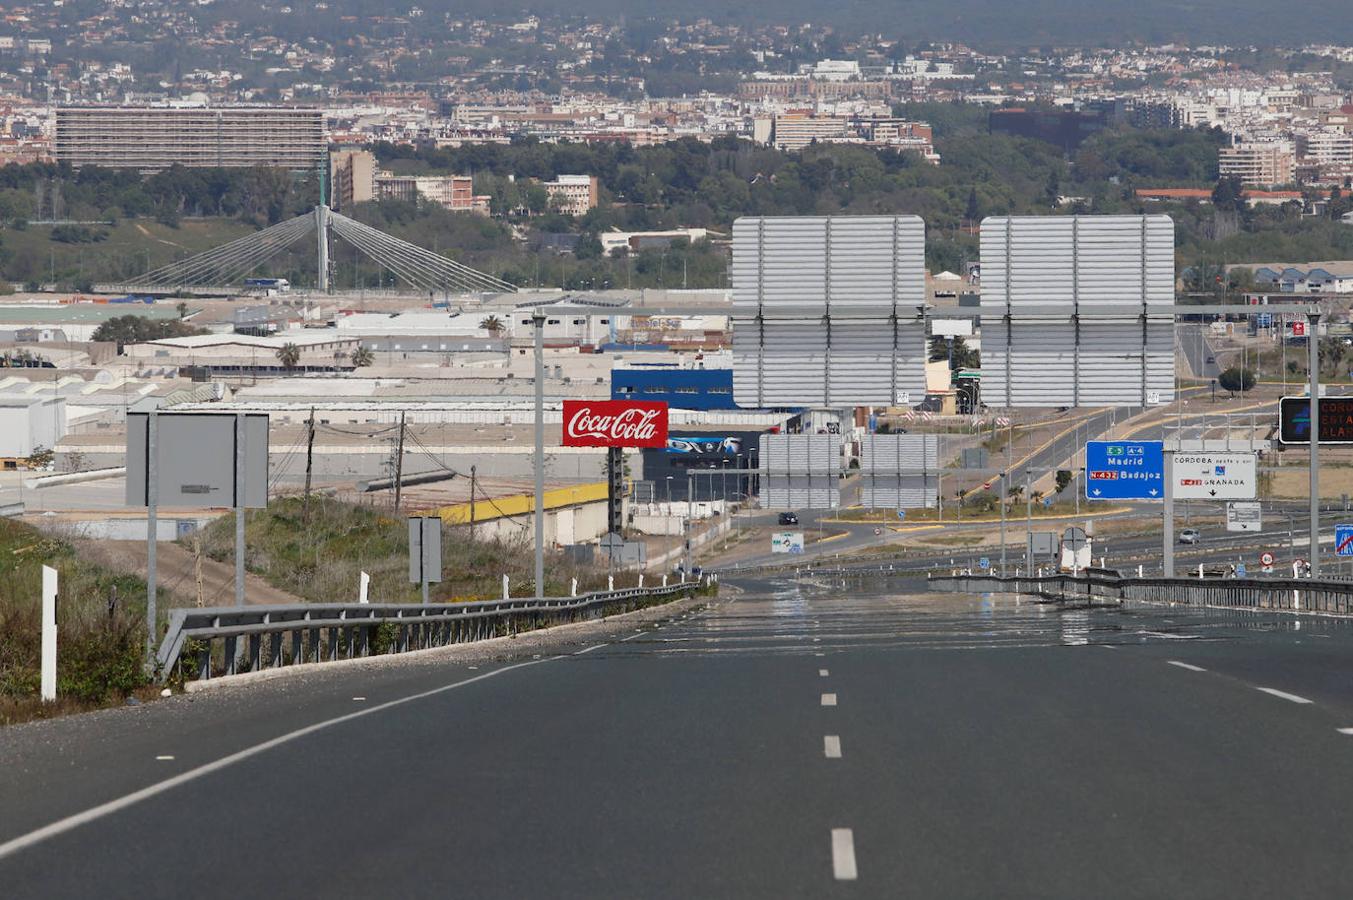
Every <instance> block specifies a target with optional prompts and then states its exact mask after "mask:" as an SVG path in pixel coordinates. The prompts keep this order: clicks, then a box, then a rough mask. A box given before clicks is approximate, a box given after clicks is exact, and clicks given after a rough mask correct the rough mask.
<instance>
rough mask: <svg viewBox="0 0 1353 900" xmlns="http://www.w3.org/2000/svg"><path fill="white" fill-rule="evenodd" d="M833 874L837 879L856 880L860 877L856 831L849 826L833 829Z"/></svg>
mask: <svg viewBox="0 0 1353 900" xmlns="http://www.w3.org/2000/svg"><path fill="white" fill-rule="evenodd" d="M832 875H834V876H836V880H837V881H854V880H855V879H856V878H858V877H859V872H858V871H857V870H856V869H855V833H854V832H853V831H851V830H850V829H849V828H833V829H832Z"/></svg>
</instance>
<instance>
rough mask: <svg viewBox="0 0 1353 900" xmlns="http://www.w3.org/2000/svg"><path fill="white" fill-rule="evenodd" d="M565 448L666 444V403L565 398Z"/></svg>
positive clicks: (654, 445)
mask: <svg viewBox="0 0 1353 900" xmlns="http://www.w3.org/2000/svg"><path fill="white" fill-rule="evenodd" d="M564 446H565V447H666V446H667V404H666V403H634V402H631V401H629V400H565V401H564Z"/></svg>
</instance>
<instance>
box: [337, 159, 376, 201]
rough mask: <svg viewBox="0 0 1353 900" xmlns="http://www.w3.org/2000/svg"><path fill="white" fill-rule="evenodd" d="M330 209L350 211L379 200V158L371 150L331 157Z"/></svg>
mask: <svg viewBox="0 0 1353 900" xmlns="http://www.w3.org/2000/svg"><path fill="white" fill-rule="evenodd" d="M329 184H330V192H329V194H330V196H329V205H330V206H332V207H333V208H334V209H336V210H350V209H352V208H353V207H354V206H356V205H357V204H358V203H366V202H368V201H370V200H374V199H375V198H376V157H375V155H374V154H372V153H371V151H369V150H335V151H333V152H332V153H330V154H329Z"/></svg>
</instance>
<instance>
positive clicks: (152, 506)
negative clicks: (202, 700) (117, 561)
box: [146, 409, 160, 669]
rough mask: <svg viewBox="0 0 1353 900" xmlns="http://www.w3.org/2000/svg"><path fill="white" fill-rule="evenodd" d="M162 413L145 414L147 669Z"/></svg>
mask: <svg viewBox="0 0 1353 900" xmlns="http://www.w3.org/2000/svg"><path fill="white" fill-rule="evenodd" d="M158 419H159V416H158V414H157V413H156V411H155V410H153V409H152V410H151V411H150V414H149V415H147V416H146V668H147V669H151V668H153V667H154V665H155V632H156V628H155V574H156V573H155V549H156V548H155V539H156V538H157V537H159V535H158V534H156V532H157V531H159V525H160V523H159V517H158V516H157V513H158V512H159V505H160V488H159V483H158V482H159V471H158V467H157V466H156V465H155V458H156V456H158V455H159V452H158V448H157V447H156V441H157V440H158V439H159V421H158Z"/></svg>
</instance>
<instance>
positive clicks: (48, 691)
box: [42, 566, 57, 702]
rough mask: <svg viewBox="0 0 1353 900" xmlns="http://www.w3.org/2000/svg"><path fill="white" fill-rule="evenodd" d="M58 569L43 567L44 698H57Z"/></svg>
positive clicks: (47, 699)
mask: <svg viewBox="0 0 1353 900" xmlns="http://www.w3.org/2000/svg"><path fill="white" fill-rule="evenodd" d="M56 586H57V575H56V569H53V568H52V567H50V566H43V567H42V699H43V701H44V702H47V701H51V700H55V699H56Z"/></svg>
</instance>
